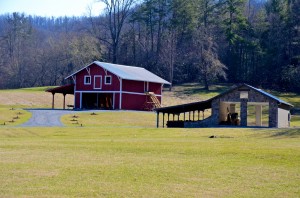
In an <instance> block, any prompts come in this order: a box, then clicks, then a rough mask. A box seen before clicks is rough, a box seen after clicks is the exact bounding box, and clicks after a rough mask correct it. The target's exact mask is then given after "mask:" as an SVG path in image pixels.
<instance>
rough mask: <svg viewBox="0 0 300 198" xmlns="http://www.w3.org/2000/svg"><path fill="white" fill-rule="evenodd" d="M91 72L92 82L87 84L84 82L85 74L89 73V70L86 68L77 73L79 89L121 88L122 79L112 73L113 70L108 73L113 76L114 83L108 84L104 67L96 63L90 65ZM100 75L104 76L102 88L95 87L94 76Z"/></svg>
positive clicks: (113, 89)
mask: <svg viewBox="0 0 300 198" xmlns="http://www.w3.org/2000/svg"><path fill="white" fill-rule="evenodd" d="M89 68H90V74H91V84H90V85H85V84H84V76H85V75H89V74H88V72H87V70H86V69H84V70H82V71H80V72H78V73H77V74H76V90H77V91H119V90H120V88H119V87H120V81H119V78H118V77H117V76H116V75H114V74H112V73H111V72H109V71H107V75H109V76H111V77H112V84H111V85H106V84H105V83H104V82H105V76H106V74H105V71H104V69H103V68H102V67H99V66H97V65H95V64H93V65H91V66H90V67H89ZM95 75H97V76H98V75H100V76H102V89H94V83H95V82H94V76H95Z"/></svg>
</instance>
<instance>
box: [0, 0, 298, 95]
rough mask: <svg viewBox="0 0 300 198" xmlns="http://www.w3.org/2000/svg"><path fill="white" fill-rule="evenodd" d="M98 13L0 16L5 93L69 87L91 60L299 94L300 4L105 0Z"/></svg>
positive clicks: (178, 78) (175, 79)
mask: <svg viewBox="0 0 300 198" xmlns="http://www.w3.org/2000/svg"><path fill="white" fill-rule="evenodd" d="M102 2H103V3H104V4H105V5H106V7H105V10H104V12H103V13H99V16H97V17H94V16H83V17H61V18H54V17H52V18H47V17H39V16H30V15H29V16H28V15H25V14H22V13H11V14H7V15H1V16H0V88H1V89H4V88H21V87H33V86H46V85H47V86H49V85H61V84H66V83H67V82H66V81H65V80H64V77H66V76H67V75H68V74H70V73H72V72H74V71H76V70H77V69H79V68H81V67H83V66H85V65H86V64H89V63H91V62H92V61H94V60H100V61H105V62H112V63H118V64H125V65H134V66H140V67H144V68H146V69H148V70H150V71H152V72H154V73H155V74H157V75H159V76H161V77H163V78H165V79H166V80H168V81H170V82H171V83H173V84H179V83H185V82H201V83H203V84H204V85H205V87H206V88H207V87H208V86H209V85H210V84H211V83H215V82H230V83H240V82H245V83H249V84H251V85H255V86H261V87H265V88H273V89H277V90H282V91H294V92H300V0H141V1H134V0H102Z"/></svg>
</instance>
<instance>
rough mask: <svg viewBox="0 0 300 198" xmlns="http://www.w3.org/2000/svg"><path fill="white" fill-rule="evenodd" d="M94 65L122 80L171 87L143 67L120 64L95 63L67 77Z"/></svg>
mask: <svg viewBox="0 0 300 198" xmlns="http://www.w3.org/2000/svg"><path fill="white" fill-rule="evenodd" d="M92 64H96V65H98V66H99V67H102V68H103V69H105V70H107V71H109V72H111V73H113V74H115V75H116V76H119V77H120V78H122V79H126V80H136V81H146V82H154V83H161V84H168V85H170V84H171V83H169V82H168V81H166V80H164V79H162V78H161V77H159V76H157V75H155V74H153V73H152V72H150V71H148V70H146V69H145V68H142V67H133V66H126V65H118V64H112V63H105V62H100V61H94V62H92V63H91V64H89V65H87V66H85V67H84V68H82V69H80V70H78V71H76V72H74V73H73V74H71V75H69V76H67V77H66V79H67V78H70V77H71V76H73V75H75V74H77V73H78V72H80V71H82V70H83V69H85V68H87V67H89V66H91V65H92Z"/></svg>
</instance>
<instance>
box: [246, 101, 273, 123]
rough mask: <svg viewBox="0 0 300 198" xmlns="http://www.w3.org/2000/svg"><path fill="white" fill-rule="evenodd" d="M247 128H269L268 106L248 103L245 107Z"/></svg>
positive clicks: (266, 104)
mask: <svg viewBox="0 0 300 198" xmlns="http://www.w3.org/2000/svg"><path fill="white" fill-rule="evenodd" d="M247 126H253V127H254V126H255V127H269V104H268V103H263V102H261V103H259V102H249V103H248V105H247Z"/></svg>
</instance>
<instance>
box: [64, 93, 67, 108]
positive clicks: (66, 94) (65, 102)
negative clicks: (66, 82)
mask: <svg viewBox="0 0 300 198" xmlns="http://www.w3.org/2000/svg"><path fill="white" fill-rule="evenodd" d="M63 95H64V104H63V109H66V95H67V94H65V93H63Z"/></svg>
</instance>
